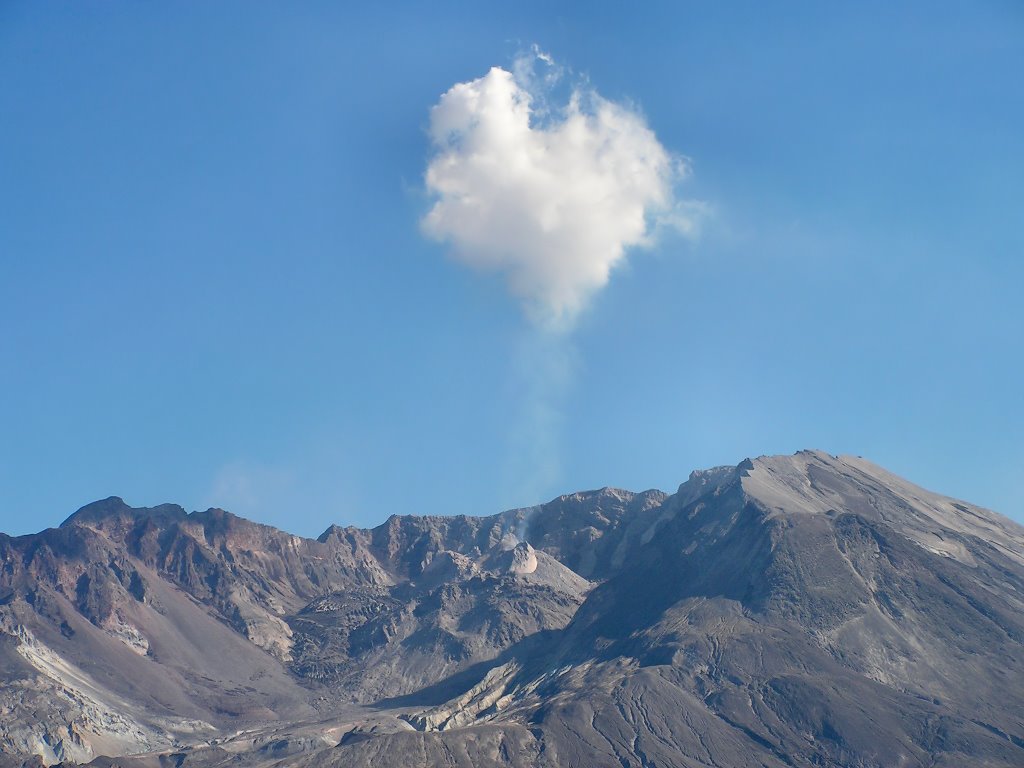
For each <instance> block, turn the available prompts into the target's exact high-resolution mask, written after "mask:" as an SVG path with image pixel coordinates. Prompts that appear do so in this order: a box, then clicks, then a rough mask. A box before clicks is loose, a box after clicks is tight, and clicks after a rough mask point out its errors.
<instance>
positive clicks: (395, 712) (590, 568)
mask: <svg viewBox="0 0 1024 768" xmlns="http://www.w3.org/2000/svg"><path fill="white" fill-rule="evenodd" d="M1022 617H1024V529H1022V528H1021V527H1020V526H1018V525H1016V524H1014V523H1012V522H1011V521H1009V520H1007V519H1005V518H1003V517H1000V516H999V515H996V514H994V513H992V512H989V511H987V510H984V509H980V508H978V507H975V506H973V505H970V504H966V503H964V502H959V501H955V500H952V499H948V498H945V497H941V496H938V495H936V494H932V493H930V492H928V491H926V490H924V489H921V488H918V487H916V486H914V485H912V484H910V483H908V482H907V481H905V480H903V479H901V478H898V477H896V476H894V475H892V474H890V473H888V472H886V471H885V470H883V469H881V468H880V467H877V466H875V465H873V464H871V463H869V462H867V461H864V460H863V459H859V458H854V457H835V456H830V455H828V454H825V453H821V452H813V451H807V452H801V453H798V454H795V455H793V456H777V457H762V458H758V459H754V460H745V461H743V462H741V463H740V464H738V465H737V466H734V467H719V468H715V469H711V470H704V471H697V472H694V473H692V474H691V476H690V478H689V480H688V481H687V482H686V483H684V484H683V485H682V486H680V488H679V489H678V491H677V492H676V493H675V494H673V495H671V496H669V495H666V494H663V493H661V492H658V491H647V492H644V493H641V494H634V493H630V492H627V491H621V490H616V489H608V488H606V489H602V490H599V491H589V492H582V493H576V494H569V495H566V496H561V497H559V498H557V499H555V500H553V501H551V502H549V503H548V504H544V505H540V506H537V507H530V508H525V509H519V510H510V511H508V512H504V513H501V514H498V515H492V516H490V517H465V516H459V517H413V516H393V517H391V518H389V519H388V520H387V521H386V522H385V523H383V524H382V525H380V526H378V527H377V528H374V529H372V530H360V529H355V528H341V527H338V526H332V527H331V528H329V529H328V530H327V531H325V532H324V534H323V535H322V536H321V537H320V538H319V539H317V540H309V539H302V538H299V537H295V536H292V535H290V534H287V533H284V532H282V531H278V530H276V529H273V528H269V527H267V526H261V525H256V524H254V523H251V522H248V521H246V520H243V519H241V518H237V517H234V516H233V515H230V514H229V513H227V512H224V511H222V510H207V511H206V512H193V513H186V512H185V511H184V510H182V509H181V508H180V507H176V506H173V505H163V506H160V507H153V508H149V509H134V508H131V507H128V506H127V505H126V504H124V502H123V501H121V500H120V499H117V498H111V499H106V500H104V501H101V502H96V503H95V504H91V505H88V506H87V507H84V508H83V509H82V510H79V512H77V513H75V514H74V515H72V516H71V517H70V518H69V519H68V520H67V521H66V522H65V523H64V524H63V525H62V526H61V527H60V528H58V529H51V530H48V531H43V532H41V533H39V534H35V535H31V536H23V537H19V538H9V537H6V536H3V535H2V534H0V681H2V684H0V766H4V765H16V766H21V765H23V764H39V765H55V764H58V763H64V764H72V763H87V762H90V761H92V764H94V765H97V766H106V765H113V764H115V762H116V764H117V765H120V766H138V767H139V768H143V767H144V766H147V767H148V766H153V765H165V764H166V765H175V766H184V767H185V768H188V766H195V767H196V768H206V767H207V766H210V767H212V766H228V765H238V766H262V765H266V766H271V765H273V766H346V768H348V767H351V766H356V767H357V768H358V767H359V766H380V765H410V766H413V765H416V766H433V765H446V766H448V765H455V766H493V767H495V768H499V767H500V768H511V767H512V766H551V767H554V766H564V765H581V766H605V765H608V766H624V767H628V766H637V768H641V767H643V766H654V765H656V766H659V768H661V767H662V766H680V767H682V766H686V767H688V768H689V767H694V766H751V767H753V766H761V767H763V766H850V768H853V767H854V766H856V767H857V768H865V767H868V766H878V767H879V768H880V767H881V766H890V765H901V766H922V767H923V766H961V765H986V766H1019V765H1024V618H1022ZM132 755H135V757H133V756H132ZM115 757H116V761H115V760H114V758H115ZM32 761H34V762H32Z"/></svg>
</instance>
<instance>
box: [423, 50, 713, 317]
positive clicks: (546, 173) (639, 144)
mask: <svg viewBox="0 0 1024 768" xmlns="http://www.w3.org/2000/svg"><path fill="white" fill-rule="evenodd" d="M538 65H539V66H540V67H542V68H543V71H542V72H540V73H538V72H537V67H538ZM563 77H564V72H563V70H562V69H561V68H560V67H558V66H557V65H556V64H555V63H554V62H553V61H552V59H551V57H550V56H548V55H547V54H545V53H543V52H541V51H540V50H539V49H537V48H536V47H535V48H534V50H533V52H532V54H530V55H529V56H526V57H520V58H519V59H517V60H516V62H515V64H514V65H513V67H512V72H509V71H506V70H504V69H502V68H500V67H494V68H492V69H491V71H490V72H488V73H487V74H486V75H484V76H483V77H481V78H478V79H477V80H473V81H471V82H467V83H459V84H457V85H455V86H453V87H452V88H451V89H450V90H449V91H448V92H447V93H445V94H444V95H443V96H442V97H441V100H440V101H439V102H438V104H437V105H436V106H434V108H433V109H432V111H431V115H430V138H431V141H432V143H433V148H434V153H433V156H432V158H431V160H430V163H429V165H428V167H427V172H426V185H427V190H428V192H430V193H431V194H432V195H433V196H434V198H435V201H434V204H433V207H432V208H431V209H430V211H429V212H428V213H427V215H426V216H425V217H424V219H423V222H422V224H423V229H424V231H425V233H426V234H428V235H429V236H431V237H433V238H435V239H437V240H439V241H443V242H446V243H448V244H449V245H450V247H451V250H452V254H453V256H454V257H455V258H456V259H457V260H458V261H460V262H462V263H464V264H466V265H467V266H470V267H472V268H475V269H479V270H484V271H493V272H498V273H501V274H502V275H503V276H504V277H505V280H506V282H507V284H508V287H509V290H510V291H511V292H512V293H513V294H514V295H515V296H517V297H518V298H519V299H521V300H522V302H523V304H524V306H525V308H526V310H527V313H528V314H529V315H530V317H531V318H532V319H534V320H535V321H536V322H538V324H540V325H541V326H543V327H545V328H556V329H565V328H568V327H570V326H571V325H572V323H573V321H574V320H575V318H576V317H577V315H578V314H579V312H580V311H581V310H582V309H583V308H584V307H585V306H586V304H587V302H588V300H589V299H590V298H591V297H592V296H593V295H594V294H595V293H596V292H597V291H599V290H600V289H601V288H602V287H603V286H604V285H605V284H606V283H607V282H608V279H609V274H610V272H611V270H612V269H613V268H614V267H615V266H616V265H618V264H620V263H621V262H622V261H623V259H624V258H625V256H626V252H627V249H629V248H631V247H636V246H645V245H650V244H651V241H652V237H653V233H654V231H655V229H656V228H657V227H664V226H671V227H673V228H675V229H678V230H679V231H680V232H682V233H683V234H684V235H685V234H692V233H693V230H694V229H695V227H696V224H697V221H698V219H699V216H700V214H701V212H702V209H701V208H700V206H699V205H696V204H694V202H693V201H689V202H686V201H684V202H681V203H680V202H677V201H676V199H675V195H674V186H675V184H676V182H677V181H678V180H679V179H680V178H681V177H682V176H683V175H684V174H685V164H684V163H683V161H682V160H681V158H679V157H676V156H673V155H672V154H671V153H670V152H668V150H666V149H665V148H664V147H663V146H662V145H661V143H660V142H659V141H658V139H657V137H656V136H655V135H654V132H653V131H652V130H651V129H650V128H649V127H648V126H647V124H646V122H645V121H644V119H643V117H642V116H641V115H640V114H638V113H637V112H636V111H634V110H632V109H630V108H629V107H626V106H623V105H621V104H616V103H615V102H612V101H609V100H607V99H604V98H602V97H601V96H599V95H598V94H597V93H596V92H595V91H594V90H592V89H590V88H587V87H584V86H577V87H574V88H572V89H571V93H570V94H569V95H568V96H567V97H566V101H567V103H564V104H556V105H554V106H553V105H552V104H551V103H550V97H551V96H552V95H553V94H554V92H555V86H556V85H557V84H558V82H559V81H560V80H561V79H562V78H563Z"/></svg>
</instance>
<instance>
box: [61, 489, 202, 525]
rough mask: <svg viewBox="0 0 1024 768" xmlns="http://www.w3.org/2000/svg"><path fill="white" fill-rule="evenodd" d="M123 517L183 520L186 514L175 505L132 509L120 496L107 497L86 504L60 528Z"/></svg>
mask: <svg viewBox="0 0 1024 768" xmlns="http://www.w3.org/2000/svg"><path fill="white" fill-rule="evenodd" d="M124 517H131V518H142V517H153V518H167V519H170V520H184V519H185V518H186V517H187V513H186V512H185V510H184V509H183V508H182V507H180V506H178V505H177V504H158V505H157V506H155V507H132V506H129V505H128V504H126V503H125V501H124V499H122V498H121V497H120V496H108V497H107V498H105V499H100V500H99V501H94V502H92V503H91V504H86V505H85V506H84V507H82V508H81V509H79V510H78V511H77V512H75V513H74V514H72V515H70V516H69V517H68V518H67V519H66V520H65V521H64V522H62V523H61V524H60V527H61V528H64V527H66V526H70V525H88V524H90V523H91V524H96V523H101V522H104V521H106V520H113V519H117V518H124Z"/></svg>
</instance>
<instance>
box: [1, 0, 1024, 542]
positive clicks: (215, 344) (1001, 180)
mask: <svg viewBox="0 0 1024 768" xmlns="http://www.w3.org/2000/svg"><path fill="white" fill-rule="evenodd" d="M897 5H898V6H899V7H896V6H897ZM352 6H354V4H338V3H323V4H319V3H303V4H283V3H276V4H260V3H248V2H247V3H230V2H219V3H194V4H188V3H184V4H178V3H176V4H156V3H145V4H143V3H131V4H121V3H74V4H48V3H43V2H7V3H4V4H2V5H0V73H2V74H0V415H2V427H0V530H4V531H6V532H8V533H15V534H18V533H26V532H29V531H34V530H38V529H40V528H43V527H46V526H49V525H56V524H57V523H59V522H60V520H62V519H63V518H64V517H65V516H66V515H68V514H70V513H71V512H73V511H74V510H75V509H76V508H77V507H79V506H81V505H82V504H85V503H87V502H89V501H91V500H93V499H96V498H102V497H105V496H109V495H120V496H123V497H124V498H125V499H126V500H127V501H128V502H129V503H131V504H134V505H152V504H157V503H161V502H165V501H173V502H177V503H180V504H182V505H183V506H185V507H186V508H189V509H197V508H199V509H202V508H206V507H207V506H212V505H217V506H223V507H225V508H228V509H230V510H232V511H235V512H237V513H239V514H243V515H246V516H248V517H251V518H254V519H257V520H260V521H264V522H269V523H272V524H275V525H278V526H281V527H284V528H286V529H288V530H290V531H293V532H295V533H299V534H303V535H317V534H318V533H320V532H321V531H322V530H323V529H324V528H326V527H327V526H328V524H330V523H332V522H338V523H342V524H346V523H353V524H359V525H373V524H376V523H379V522H381V521H382V520H383V519H384V518H386V517H387V516H388V515H389V514H392V513H417V514H421V513H433V514H449V513H451V514H455V513H471V514H486V513H491V512H495V511H498V510H500V509H503V508H508V507H512V506H522V505H528V504H532V503H536V502H539V501H543V500H546V499H548V498H550V497H552V496H554V495H557V494H559V493H563V492H569V491H572V490H577V489H585V488H594V487H601V486H604V485H614V486H620V487H626V488H631V489H636V490H641V489H645V488H649V487H660V488H664V489H667V490H673V489H674V488H675V487H676V486H677V485H678V484H679V483H680V482H682V481H683V480H685V478H686V476H687V474H688V473H689V472H690V470H691V469H694V468H697V467H707V466H712V465H716V464H723V463H730V464H734V463H736V462H738V461H740V460H741V459H743V458H744V457H746V456H754V455H759V454H771V453H789V452H792V451H795V450H798V449H801V448H807V447H815V448H821V449H824V450H827V451H829V452H832V453H853V454H859V455H863V456H865V457H868V458H871V459H872V460H874V461H876V462H878V463H880V464H883V465H885V466H887V467H888V468H889V469H892V470H893V471H895V472H897V473H899V474H902V475H904V476H906V477H908V478H910V479H911V480H913V481H915V482H918V483H919V484H922V485H924V486H926V487H929V488H931V489H933V490H937V491H940V492H943V493H948V494H951V495H955V496H959V497H962V498H966V499H968V500H969V501H973V502H976V503H980V504H983V505H986V506H989V507H992V508H994V509H997V510H999V511H1001V512H1004V513H1005V514H1008V515H1010V516H1012V517H1015V518H1016V519H1018V520H1024V483H1022V479H1024V407H1022V399H1021V393H1022V392H1024V354H1022V351H1024V350H1022V346H1024V302H1022V301H1021V292H1022V288H1024V228H1022V222H1024V210H1022V208H1024V138H1022V136H1024V90H1022V89H1021V87H1020V81H1021V77H1022V75H1024V10H1022V6H1021V5H1020V4H1019V3H1016V2H974V3H935V2H928V3H902V4H891V3H874V4H872V3H858V4H844V5H842V6H840V4H825V3H787V4H783V5H781V6H779V5H773V7H772V8H771V9H768V8H767V4H760V3H745V4H732V3H728V4H726V3H723V4H719V3H715V4H710V3H683V2H679V3H665V4H661V5H659V4H648V5H645V6H644V9H643V10H639V9H638V8H636V7H633V6H632V5H627V4H618V3H607V4H604V3H585V4H584V3H580V4H552V3H542V4H541V3H538V4H531V3H516V4H506V5H504V6H502V7H494V8H488V9H483V8H482V7H481V6H480V5H479V4H445V3H432V4H429V5H428V4H409V5H405V6H402V5H399V6H393V7H391V8H387V9H385V8H383V7H382V6H379V5H377V4H374V5H372V6H370V7H365V8H360V9H356V8H354V7H352ZM533 44H536V45H537V46H539V47H540V49H541V50H543V51H546V52H548V53H550V54H551V56H552V57H554V59H555V60H556V61H557V62H558V64H560V65H561V66H563V67H565V68H566V69H567V70H571V73H572V78H574V79H575V80H574V82H582V83H586V84H587V87H588V88H592V89H594V90H596V91H597V92H599V93H600V94H601V95H602V96H603V97H604V98H606V99H608V100H610V102H613V103H616V104H621V105H625V108H628V109H629V110H631V111H632V112H634V113H637V114H640V115H642V116H643V119H644V120H645V121H646V125H647V127H649V128H650V130H651V131H653V132H654V134H655V135H656V136H657V140H658V141H659V142H660V144H661V145H662V146H663V147H665V148H666V149H667V150H668V151H670V152H672V153H675V154H678V155H680V156H685V157H686V158H688V159H689V161H688V162H689V167H690V173H689V174H688V176H687V177H686V178H684V179H683V180H682V181H680V182H679V183H678V186H677V194H678V196H679V198H680V199H686V200H698V201H701V202H702V203H703V204H705V205H706V210H707V212H708V213H707V215H705V216H703V218H702V220H701V223H700V231H699V235H698V236H696V237H693V236H691V237H684V236H681V235H673V234H671V233H669V234H666V235H665V236H663V237H659V238H658V239H657V242H656V243H655V244H654V245H653V247H649V248H636V249H632V250H630V251H629V252H628V254H627V255H628V259H627V260H626V261H624V262H623V261H620V262H618V263H617V264H616V266H615V268H614V269H613V270H612V273H611V279H610V280H609V281H608V283H607V285H605V286H604V287H603V288H601V289H600V290H597V291H595V292H594V295H593V296H592V298H591V299H590V300H589V301H588V302H587V304H586V307H585V309H584V310H583V311H582V312H581V313H580V314H579V316H578V318H577V319H576V320H575V322H574V323H573V325H572V328H571V329H570V330H565V331H560V332H557V333H552V332H550V331H548V330H545V329H544V328H540V327H538V326H537V324H536V323H534V322H532V321H531V320H530V319H529V317H527V316H526V315H524V313H523V311H522V309H521V306H520V302H519V301H517V299H516V298H514V297H512V296H510V295H509V292H508V291H507V290H506V286H505V282H504V281H503V280H502V278H501V276H500V275H495V274H490V273H481V272H480V271H475V270H473V269H467V268H466V266H465V265H464V264H463V263H460V262H459V261H458V260H456V259H454V258H452V256H451V250H452V249H451V247H450V244H445V243H444V242H438V241H436V240H435V239H432V238H429V237H426V236H424V233H423V231H422V230H421V225H420V220H421V219H422V217H423V216H424V215H425V214H426V213H427V211H428V210H429V209H430V206H431V205H432V202H433V198H432V197H431V194H430V193H429V192H428V190H427V189H426V188H425V184H424V173H425V170H426V168H427V164H428V161H429V159H430V158H431V156H432V152H433V151H434V150H432V148H431V141H430V138H429V135H428V131H429V126H430V115H431V108H432V107H433V106H434V105H436V104H438V101H439V99H440V98H441V96H442V94H444V93H445V92H446V91H448V90H449V89H450V88H451V87H452V86H453V85H455V84H456V83H460V82H469V81H474V80H475V79H477V78H481V77H483V76H484V75H485V74H487V72H488V70H489V68H491V67H492V66H499V67H503V68H506V69H509V68H511V67H512V63H513V61H514V60H515V57H516V56H517V54H520V53H522V52H523V51H526V50H529V49H530V46H531V45H533Z"/></svg>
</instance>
